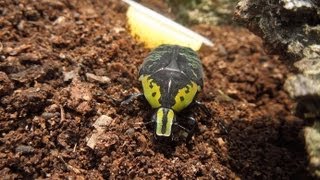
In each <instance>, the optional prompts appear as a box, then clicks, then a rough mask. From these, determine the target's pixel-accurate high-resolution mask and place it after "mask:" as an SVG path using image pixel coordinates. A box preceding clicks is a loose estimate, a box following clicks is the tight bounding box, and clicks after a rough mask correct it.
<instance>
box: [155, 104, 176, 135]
mask: <svg viewBox="0 0 320 180" xmlns="http://www.w3.org/2000/svg"><path fill="white" fill-rule="evenodd" d="M164 112H165V111H164V109H163V108H159V109H158V111H157V127H156V134H157V136H165V137H169V136H170V135H171V128H172V124H173V119H174V112H173V110H172V109H169V110H168V112H167V114H164ZM165 119H166V121H165ZM163 123H166V124H163Z"/></svg>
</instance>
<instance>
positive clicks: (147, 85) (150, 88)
mask: <svg viewBox="0 0 320 180" xmlns="http://www.w3.org/2000/svg"><path fill="white" fill-rule="evenodd" d="M149 77H150V75H146V76H145V75H141V76H140V78H139V80H140V81H141V83H142V88H143V94H144V96H145V97H146V99H147V101H148V102H149V104H150V105H151V107H152V108H158V107H160V106H161V104H160V102H159V100H160V97H161V93H160V86H159V85H157V84H156V83H155V82H154V81H153V79H151V78H149ZM148 78H149V79H148Z"/></svg>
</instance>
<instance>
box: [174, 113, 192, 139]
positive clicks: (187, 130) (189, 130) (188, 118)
mask: <svg viewBox="0 0 320 180" xmlns="http://www.w3.org/2000/svg"><path fill="white" fill-rule="evenodd" d="M184 118H186V119H187V120H188V126H189V127H190V128H189V129H188V128H186V127H184V126H182V125H180V124H179V123H175V125H176V126H178V127H179V128H181V129H182V130H184V131H185V132H187V133H188V136H187V137H186V142H189V141H190V140H191V138H192V136H193V134H194V130H195V127H196V125H197V122H196V120H195V119H194V118H193V117H191V116H188V117H184Z"/></svg>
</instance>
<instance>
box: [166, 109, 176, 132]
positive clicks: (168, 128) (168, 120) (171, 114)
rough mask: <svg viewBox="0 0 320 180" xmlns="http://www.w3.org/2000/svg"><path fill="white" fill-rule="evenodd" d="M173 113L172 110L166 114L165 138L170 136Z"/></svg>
mask: <svg viewBox="0 0 320 180" xmlns="http://www.w3.org/2000/svg"><path fill="white" fill-rule="evenodd" d="M173 118H174V112H173V110H171V109H170V110H169V111H168V114H167V125H166V136H170V134H171V127H172V124H173Z"/></svg>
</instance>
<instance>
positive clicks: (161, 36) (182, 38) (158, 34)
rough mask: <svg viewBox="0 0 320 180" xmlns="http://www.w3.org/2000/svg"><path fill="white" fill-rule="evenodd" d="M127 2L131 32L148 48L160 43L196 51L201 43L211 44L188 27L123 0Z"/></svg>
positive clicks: (211, 44) (130, 1)
mask: <svg viewBox="0 0 320 180" xmlns="http://www.w3.org/2000/svg"><path fill="white" fill-rule="evenodd" d="M123 1H124V2H126V3H128V4H129V9H128V11H127V18H128V23H129V26H130V30H131V34H132V35H133V36H135V37H137V38H138V39H139V40H140V41H142V42H144V43H145V45H146V46H147V47H148V48H151V49H152V48H155V47H157V46H159V45H161V44H176V45H181V46H186V47H190V48H192V49H193V50H195V51H197V50H199V49H200V47H201V46H202V44H205V45H207V46H213V43H212V42H211V41H210V40H208V39H207V38H205V37H203V36H201V35H199V34H197V33H195V32H194V31H191V30H190V29H188V28H186V27H184V26H182V25H180V24H178V23H176V22H174V21H172V20H170V19H168V18H166V17H164V16H163V15H161V14H159V13H157V12H155V11H152V10H150V9H148V8H146V7H144V6H142V5H140V4H139V3H136V2H134V1H132V0H123Z"/></svg>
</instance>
